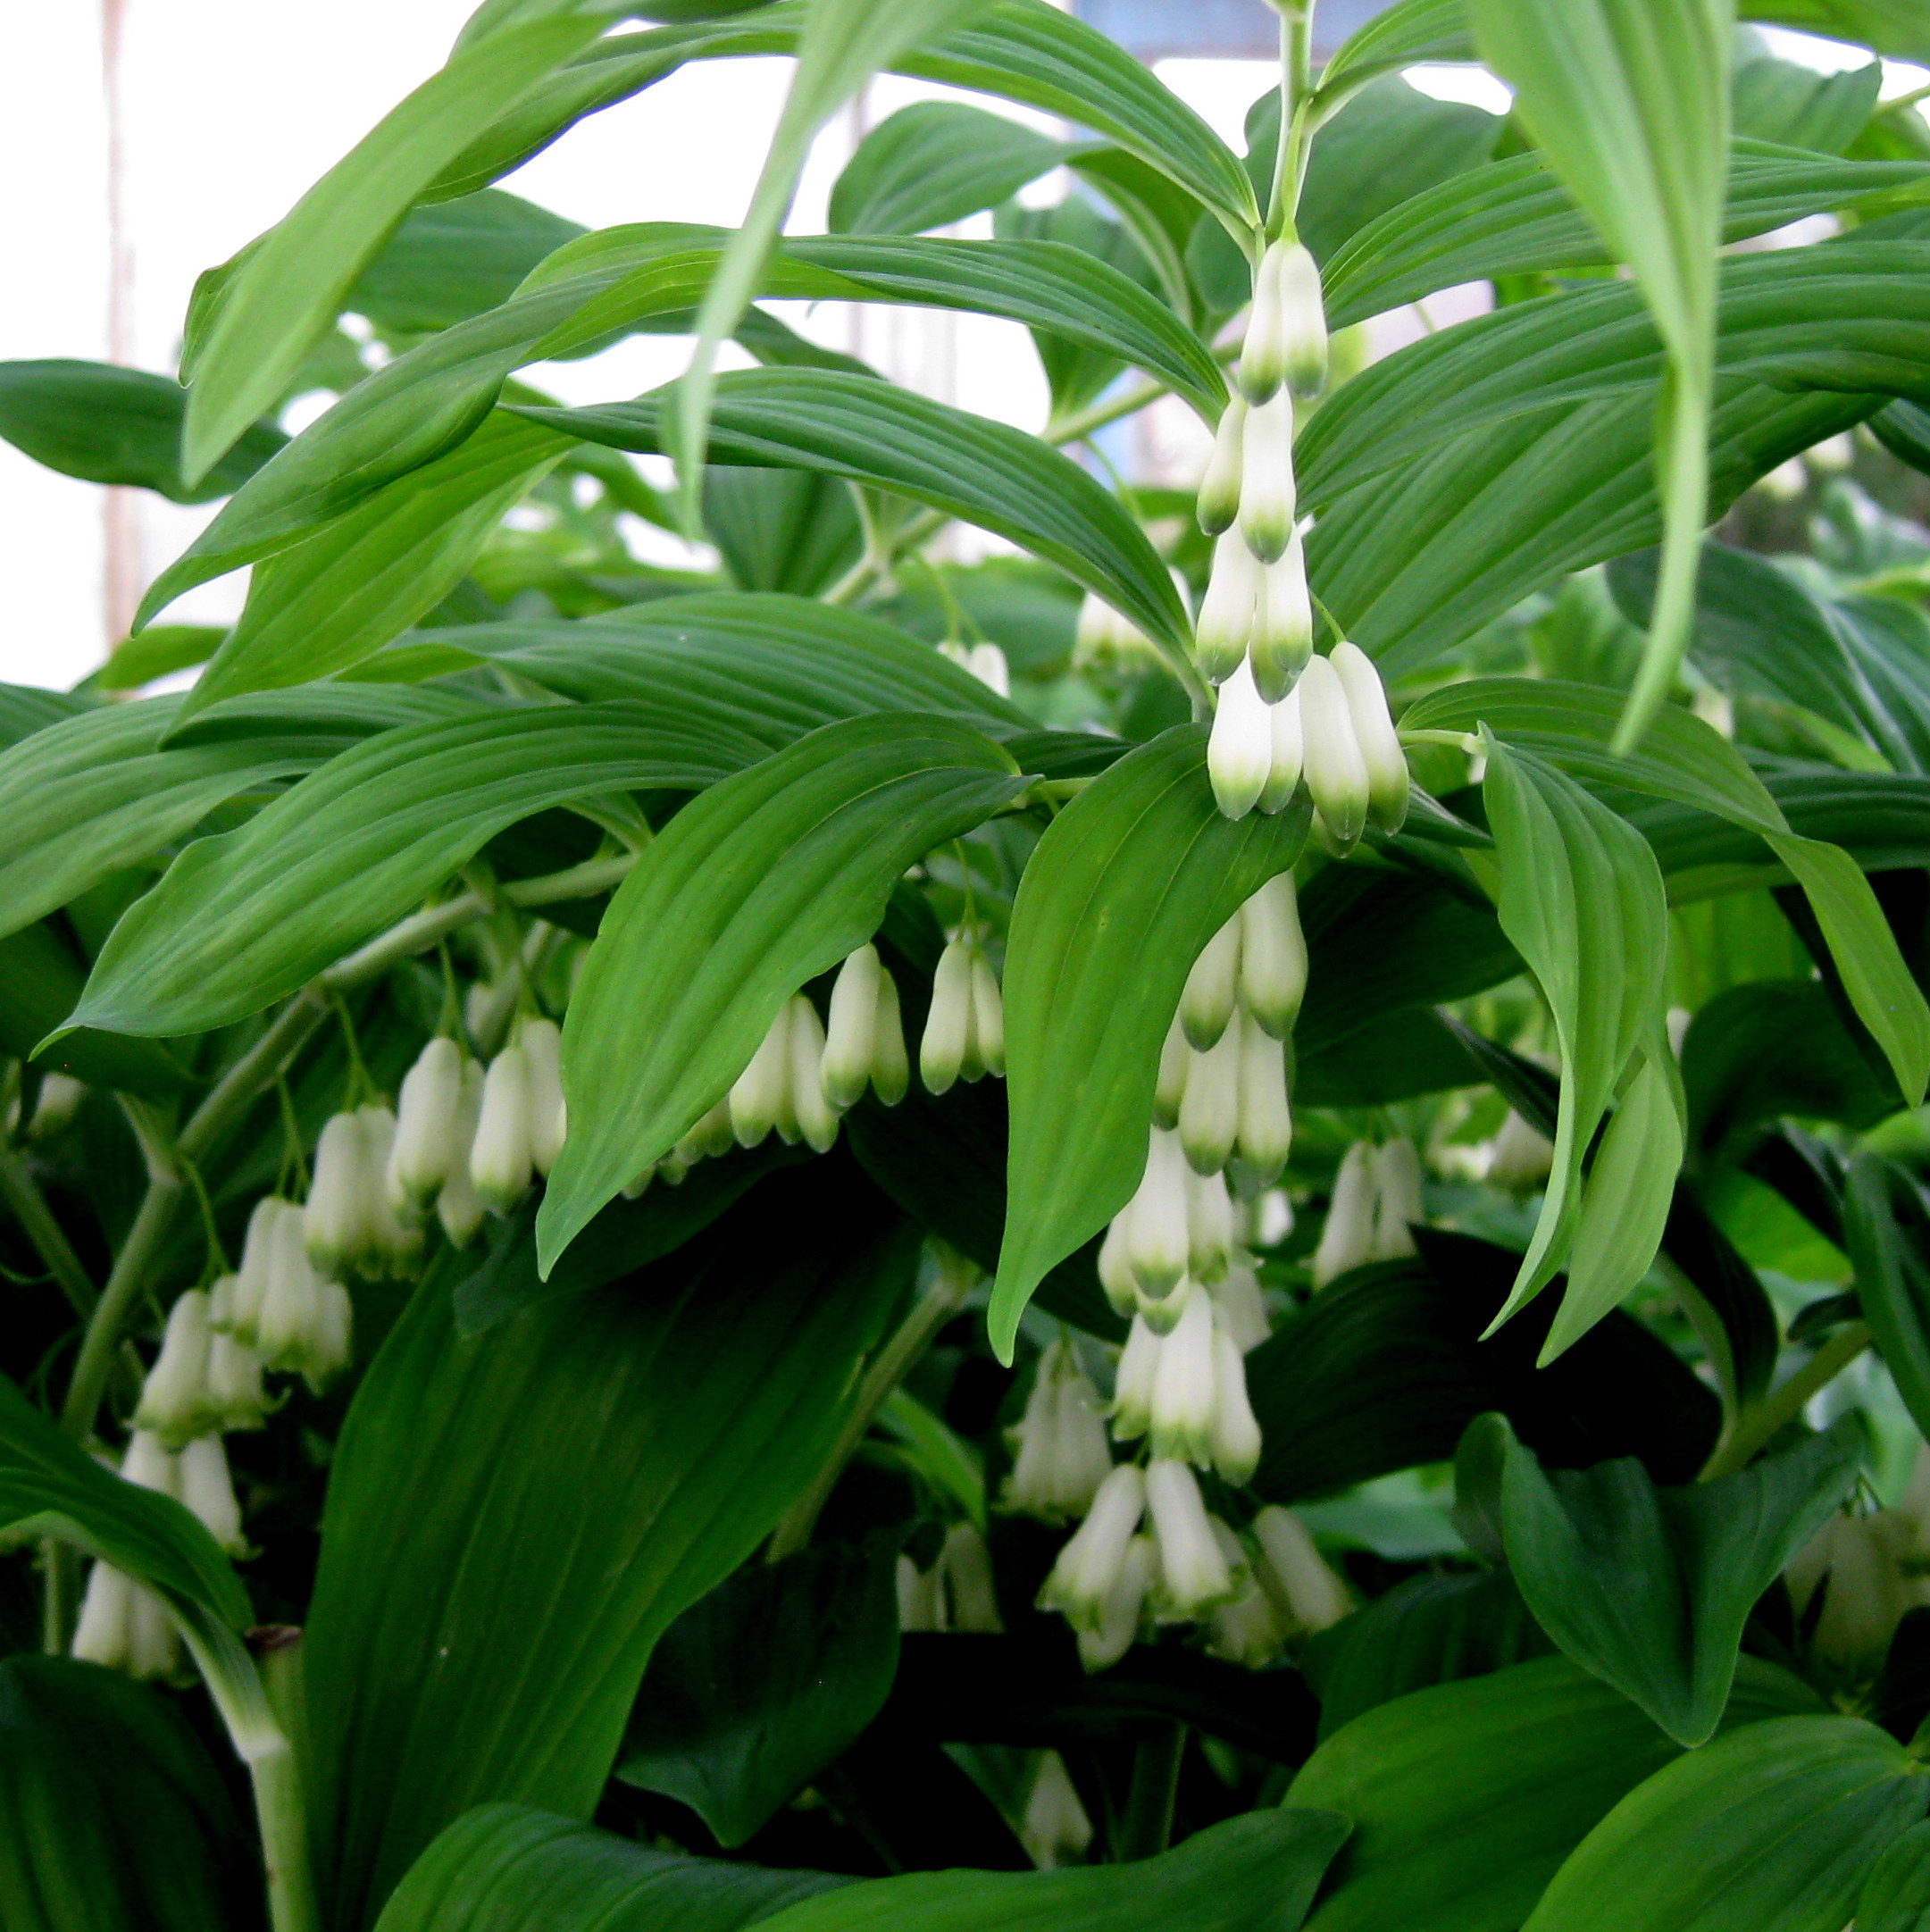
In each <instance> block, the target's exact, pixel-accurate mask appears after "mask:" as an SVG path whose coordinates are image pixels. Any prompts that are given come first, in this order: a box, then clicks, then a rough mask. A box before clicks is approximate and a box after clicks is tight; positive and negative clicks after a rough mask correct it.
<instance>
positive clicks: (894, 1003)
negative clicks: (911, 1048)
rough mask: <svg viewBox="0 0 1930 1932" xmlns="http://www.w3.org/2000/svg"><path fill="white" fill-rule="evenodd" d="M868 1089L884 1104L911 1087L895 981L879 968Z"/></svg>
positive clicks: (894, 1101)
mask: <svg viewBox="0 0 1930 1932" xmlns="http://www.w3.org/2000/svg"><path fill="white" fill-rule="evenodd" d="M871 1091H873V1093H875V1094H876V1095H877V1096H878V1098H879V1099H880V1100H881V1101H882V1102H883V1103H884V1104H885V1105H886V1106H887V1107H896V1106H897V1105H898V1102H899V1101H900V1100H903V1099H904V1098H905V1096H906V1094H907V1093H908V1092H909V1091H911V1061H910V1058H908V1056H907V1053H906V1051H905V1019H904V1016H903V1014H902V1012H901V1011H900V1009H899V1007H898V982H897V981H896V980H894V979H893V978H892V977H891V975H890V973H889V972H888V971H885V970H882V969H881V971H880V972H879V974H878V1020H877V1025H876V1027H875V1028H874V1030H873V1034H872V1061H871Z"/></svg>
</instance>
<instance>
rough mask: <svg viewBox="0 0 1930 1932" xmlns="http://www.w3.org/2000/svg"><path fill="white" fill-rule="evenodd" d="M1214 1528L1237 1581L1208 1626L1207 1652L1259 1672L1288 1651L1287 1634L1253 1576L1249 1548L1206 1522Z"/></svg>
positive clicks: (1222, 1528)
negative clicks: (1232, 1592) (1228, 1599)
mask: <svg viewBox="0 0 1930 1932" xmlns="http://www.w3.org/2000/svg"><path fill="white" fill-rule="evenodd" d="M1207 1521H1208V1522H1209V1523H1210V1524H1211V1525H1212V1526H1213V1540H1214V1541H1215V1542H1216V1543H1218V1544H1219V1546H1220V1554H1221V1555H1222V1556H1223V1557H1224V1558H1225V1559H1226V1565H1227V1568H1229V1569H1230V1570H1232V1573H1233V1576H1234V1578H1235V1590H1234V1594H1233V1596H1232V1599H1231V1600H1230V1601H1229V1602H1224V1603H1223V1604H1221V1605H1220V1607H1219V1608H1218V1609H1217V1610H1215V1611H1214V1612H1213V1615H1212V1617H1211V1618H1209V1619H1208V1620H1207V1652H1208V1653H1209V1654H1210V1655H1212V1656H1215V1657H1221V1658H1224V1659H1225V1660H1226V1661H1227V1662H1228V1663H1230V1664H1243V1665H1244V1666H1245V1667H1246V1668H1247V1669H1249V1670H1257V1669H1261V1668H1262V1667H1263V1666H1265V1665H1266V1664H1270V1663H1272V1662H1273V1661H1274V1659H1275V1658H1276V1657H1278V1656H1279V1655H1280V1653H1281V1652H1282V1650H1284V1649H1285V1647H1286V1636H1287V1634H1286V1632H1285V1631H1284V1630H1283V1629H1282V1627H1281V1623H1280V1618H1279V1617H1278V1615H1277V1614H1276V1613H1275V1611H1274V1606H1273V1602H1272V1599H1271V1598H1269V1597H1268V1596H1267V1594H1266V1591H1265V1590H1264V1589H1263V1588H1262V1587H1261V1585H1260V1584H1259V1582H1258V1580H1257V1578H1256V1577H1255V1576H1254V1575H1253V1570H1252V1566H1251V1564H1250V1563H1249V1560H1248V1557H1247V1551H1246V1547H1245V1545H1244V1544H1243V1543H1241V1541H1240V1539H1239V1537H1237V1536H1236V1535H1234V1534H1233V1533H1232V1530H1231V1529H1230V1528H1228V1526H1226V1525H1225V1524H1224V1523H1223V1522H1221V1520H1220V1519H1219V1518H1218V1517H1216V1516H1214V1517H1208V1518H1207Z"/></svg>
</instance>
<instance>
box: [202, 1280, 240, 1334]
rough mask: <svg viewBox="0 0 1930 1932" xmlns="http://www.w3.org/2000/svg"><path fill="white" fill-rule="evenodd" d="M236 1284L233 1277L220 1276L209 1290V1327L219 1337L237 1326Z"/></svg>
mask: <svg viewBox="0 0 1930 1932" xmlns="http://www.w3.org/2000/svg"><path fill="white" fill-rule="evenodd" d="M235 1282H236V1277H235V1276H234V1275H216V1276H215V1278H214V1280H213V1283H212V1284H210V1285H209V1288H208V1326H209V1327H210V1328H211V1329H213V1332H214V1333H215V1334H218V1335H225V1334H227V1333H228V1331H229V1330H230V1328H232V1327H233V1326H234V1325H235Z"/></svg>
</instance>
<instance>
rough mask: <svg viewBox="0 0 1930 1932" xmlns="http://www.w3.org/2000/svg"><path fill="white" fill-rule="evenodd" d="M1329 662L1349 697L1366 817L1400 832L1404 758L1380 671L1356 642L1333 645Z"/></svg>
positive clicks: (1404, 818) (1405, 813)
mask: <svg viewBox="0 0 1930 1932" xmlns="http://www.w3.org/2000/svg"><path fill="white" fill-rule="evenodd" d="M1327 661H1328V663H1330V664H1331V665H1333V669H1334V672H1335V673H1336V674H1337V675H1338V676H1339V678H1340V681H1341V689H1342V690H1344V691H1345V692H1346V693H1347V715H1348V717H1349V720H1350V721H1351V723H1352V724H1353V727H1354V742H1355V743H1356V744H1357V745H1358V747H1359V748H1360V757H1361V760H1362V762H1363V763H1364V765H1366V773H1367V815H1368V816H1369V817H1370V818H1372V819H1373V821H1374V824H1376V825H1378V826H1379V827H1380V828H1381V830H1382V831H1383V832H1399V830H1400V828H1401V826H1402V825H1403V824H1406V823H1407V817H1408V791H1409V786H1410V781H1409V779H1408V755H1407V753H1406V752H1405V751H1403V750H1402V749H1400V735H1399V732H1396V731H1395V729H1394V720H1393V717H1392V715H1391V714H1390V712H1389V711H1388V708H1387V690H1386V687H1385V686H1384V685H1383V683H1382V682H1381V673H1379V672H1378V671H1377V670H1375V669H1374V660H1373V659H1372V658H1371V657H1368V656H1367V654H1366V651H1364V650H1362V649H1361V648H1360V647H1359V646H1358V644H1349V643H1346V642H1345V641H1342V642H1341V643H1339V644H1336V645H1335V646H1334V647H1333V656H1332V657H1329V659H1328V660H1327Z"/></svg>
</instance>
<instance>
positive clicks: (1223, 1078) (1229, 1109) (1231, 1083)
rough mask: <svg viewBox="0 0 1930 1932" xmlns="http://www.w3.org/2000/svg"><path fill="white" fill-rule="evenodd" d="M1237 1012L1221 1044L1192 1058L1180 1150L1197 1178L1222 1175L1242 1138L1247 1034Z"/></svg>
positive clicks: (1182, 1107) (1181, 1123) (1187, 1082)
mask: <svg viewBox="0 0 1930 1932" xmlns="http://www.w3.org/2000/svg"><path fill="white" fill-rule="evenodd" d="M1240 1020H1241V1015H1240V1013H1239V1010H1238V1008H1235V1009H1234V1012H1233V1014H1232V1023H1231V1024H1230V1025H1228V1026H1227V1027H1226V1029H1225V1031H1224V1033H1221V1035H1220V1037H1219V1040H1218V1042H1217V1043H1216V1045H1214V1046H1213V1047H1211V1048H1209V1049H1208V1050H1207V1051H1206V1052H1204V1053H1196V1054H1195V1055H1194V1056H1193V1061H1192V1065H1191V1066H1189V1067H1188V1068H1187V1069H1186V1098H1185V1099H1184V1100H1182V1102H1181V1103H1180V1145H1181V1146H1182V1148H1183V1149H1184V1150H1185V1151H1186V1159H1187V1163H1188V1165H1189V1166H1190V1167H1191V1168H1192V1170H1193V1172H1194V1173H1195V1174H1217V1173H1219V1172H1220V1170H1221V1169H1222V1168H1223V1167H1225V1165H1226V1163H1227V1162H1228V1161H1229V1160H1230V1159H1232V1153H1233V1142H1235V1141H1236V1140H1237V1139H1238V1138H1239V1135H1240V1061H1241V1053H1240V1046H1241V1039H1242V1038H1243V1037H1244V1032H1245V1029H1244V1028H1243V1027H1242V1026H1241V1024H1240Z"/></svg>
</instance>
